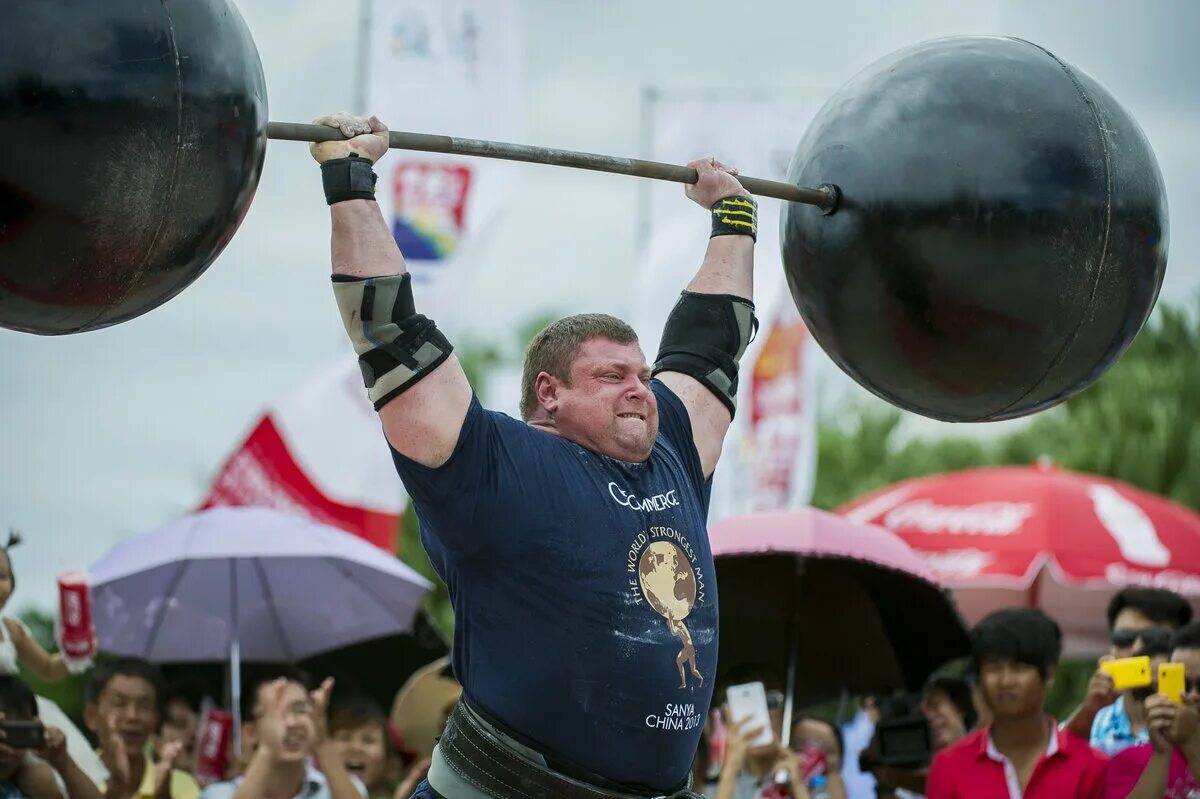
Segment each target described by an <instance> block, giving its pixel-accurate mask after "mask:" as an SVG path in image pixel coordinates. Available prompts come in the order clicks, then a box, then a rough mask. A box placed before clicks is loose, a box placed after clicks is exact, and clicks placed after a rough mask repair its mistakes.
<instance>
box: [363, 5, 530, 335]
mask: <svg viewBox="0 0 1200 799" xmlns="http://www.w3.org/2000/svg"><path fill="white" fill-rule="evenodd" d="M521 11H522V8H521V4H520V3H519V2H518V0H439V2H437V3H430V2H428V0H369V9H368V11H367V13H368V15H369V28H370V36H369V42H368V47H369V53H370V57H369V75H368V81H367V82H368V92H367V97H368V107H369V108H370V110H371V113H374V114H376V115H378V116H379V117H380V119H382V120H383V121H384V122H386V123H387V124H388V125H389V126H390V127H392V128H393V129H395V130H404V131H412V132H418V133H432V134H444V135H449V136H456V137H462V138H478V139H493V140H499V141H521V140H523V138H524V136H523V135H522V134H523V130H524V123H523V120H524V103H523V97H522V95H523V92H522V88H521V76H520V64H521V51H522V44H521V40H522V36H521V30H522V23H521V19H520V16H519V15H520V13H521ZM515 167H516V165H514V164H511V163H508V162H505V161H496V160H491V159H483V158H472V157H465V156H449V155H442V154H437V153H424V152H411V151H405V150H397V151H395V152H393V153H391V154H390V155H389V156H388V157H387V158H386V159H384V160H383V161H382V162H381V163H380V169H379V183H378V186H377V189H376V197H377V199H378V201H379V205H380V209H381V210H382V211H383V214H384V218H385V219H387V220H388V222H389V224H390V225H391V227H392V235H393V236H394V237H395V238H396V243H397V244H398V245H399V246H400V250H401V252H403V253H404V257H405V261H406V262H407V263H408V269H409V271H410V272H411V273H412V276H413V283H414V290H415V292H416V294H417V300H418V307H420V308H421V310H422V313H425V314H426V315H428V316H430V317H432V318H434V319H437V318H450V317H452V316H453V314H448V313H446V311H448V310H450V308H451V305H452V303H453V297H454V296H455V295H456V291H457V288H456V287H457V286H459V285H461V284H462V283H463V281H464V280H465V277H464V275H463V272H464V271H466V270H467V269H469V267H470V265H471V264H472V263H474V262H477V261H478V260H480V259H479V258H478V257H477V255H476V253H478V252H479V250H480V249H481V247H483V246H484V244H483V240H484V239H485V238H486V233H487V231H488V229H489V228H490V227H491V226H493V225H494V224H495V222H496V219H497V216H498V215H499V213H500V211H501V210H502V209H503V208H504V206H505V204H506V203H507V202H508V201H509V198H510V190H511V187H512V186H513V184H514V175H513V170H514V168H515Z"/></svg>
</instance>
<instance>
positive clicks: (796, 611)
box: [779, 557, 804, 747]
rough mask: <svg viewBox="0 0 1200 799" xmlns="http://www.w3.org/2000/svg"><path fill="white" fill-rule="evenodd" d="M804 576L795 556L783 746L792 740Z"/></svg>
mask: <svg viewBox="0 0 1200 799" xmlns="http://www.w3.org/2000/svg"><path fill="white" fill-rule="evenodd" d="M803 576H804V559H803V558H799V557H797V558H796V579H794V580H792V599H791V601H792V608H791V618H790V619H789V620H788V662H787V682H786V683H785V684H784V693H783V729H782V730H780V731H779V737H780V743H781V744H783V746H784V747H787V746H790V745H791V742H792V714H793V712H794V711H795V704H796V671H797V667H798V663H799V660H800V583H801V579H802V577H803Z"/></svg>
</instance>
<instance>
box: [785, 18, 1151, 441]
mask: <svg viewBox="0 0 1200 799" xmlns="http://www.w3.org/2000/svg"><path fill="white" fill-rule="evenodd" d="M789 180H790V181H791V182H793V183H797V184H799V185H801V186H814V185H817V184H820V183H823V182H832V183H835V184H837V185H838V187H839V188H840V190H841V192H842V200H841V204H840V206H839V208H838V210H837V212H836V213H833V214H831V215H824V214H822V212H821V211H820V209H817V208H813V207H811V206H805V205H800V204H795V203H788V204H786V205H785V207H784V209H783V211H782V219H781V233H780V238H781V246H782V249H783V259H784V265H785V270H786V272H787V279H788V283H789V286H790V288H791V291H792V295H793V297H794V298H795V300H796V303H797V306H798V307H799V309H800V312H801V314H802V315H803V316H804V318H805V320H806V322H807V323H808V325H809V327H810V329H811V330H812V333H813V335H814V337H815V338H816V339H817V340H818V341H819V342H820V344H821V345H822V346H823V348H824V349H825V350H826V352H828V353H829V354H830V356H831V357H832V358H833V360H834V361H835V362H836V363H837V364H838V365H839V366H840V367H841V368H842V369H843V370H845V371H846V372H847V373H848V374H849V375H850V376H851V377H853V378H854V379H855V380H857V381H858V382H859V383H860V384H862V385H863V386H865V387H866V388H868V389H870V390H871V391H872V392H874V393H875V394H877V395H878V396H880V397H882V398H884V399H886V400H888V401H890V402H892V403H894V404H896V405H898V406H900V407H902V408H906V409H908V410H911V411H914V412H917V413H920V414H924V415H926V416H930V417H934V418H937V419H944V420H949V421H987V420H998V419H1009V418H1014V417H1018V416H1022V415H1025V414H1029V413H1033V412H1036V411H1038V410H1041V409H1043V408H1047V407H1049V406H1051V405H1054V404H1056V403H1058V402H1061V401H1062V400H1064V399H1066V398H1068V397H1070V396H1071V395H1072V394H1074V393H1076V392H1078V391H1080V390H1081V389H1083V388H1085V387H1087V386H1088V385H1090V384H1091V383H1092V382H1094V381H1095V380H1096V379H1097V378H1098V377H1099V376H1100V375H1101V374H1103V373H1104V371H1105V370H1106V369H1107V368H1108V367H1109V366H1111V365H1112V364H1113V362H1114V361H1115V360H1116V359H1117V358H1118V357H1119V356H1120V354H1121V353H1122V352H1123V351H1124V350H1125V349H1126V347H1128V346H1129V344H1130V342H1131V341H1132V340H1133V338H1134V336H1135V335H1136V334H1137V332H1138V330H1139V329H1140V328H1141V326H1142V324H1143V322H1144V321H1145V320H1146V317H1147V316H1148V315H1149V313H1150V310H1151V308H1152V307H1153V304H1154V301H1155V299H1156V297H1157V296H1158V290H1159V287H1160V286H1161V284H1162V279H1163V272H1164V269H1165V266H1166V255H1167V216H1166V197H1165V192H1164V188H1163V181H1162V176H1161V174H1160V172H1159V169H1158V165H1157V162H1156V161H1155V158H1154V154H1153V152H1152V150H1151V149H1150V146H1149V144H1148V143H1147V141H1146V138H1145V136H1144V134H1143V133H1142V131H1141V129H1140V128H1139V127H1138V125H1137V123H1136V122H1134V120H1133V119H1132V118H1131V117H1130V116H1129V115H1128V114H1127V113H1126V112H1125V111H1124V110H1123V109H1122V108H1121V106H1120V105H1118V104H1117V102H1116V101H1115V100H1114V99H1113V98H1112V96H1110V95H1109V94H1108V92H1107V91H1106V90H1105V89H1104V88H1103V87H1101V86H1100V85H1099V84H1097V83H1096V81H1095V80H1093V79H1092V78H1091V77H1089V76H1088V75H1086V74H1085V73H1083V72H1080V71H1079V70H1077V69H1075V68H1074V67H1072V66H1071V65H1069V64H1066V63H1064V62H1063V61H1062V60H1060V59H1059V58H1057V57H1055V56H1054V55H1052V54H1051V53H1049V52H1047V51H1046V50H1044V49H1042V48H1040V47H1038V46H1036V45H1033V44H1031V43H1029V42H1025V41H1022V40H1018V39H1010V38H1000V37H955V38H949V39H939V40H934V41H931V42H926V43H924V44H920V45H917V46H915V47H911V48H908V49H905V50H902V51H900V52H898V53H895V54H893V55H891V56H888V57H886V58H884V59H883V60H881V61H879V62H877V63H876V64H874V65H873V66H871V67H869V68H868V69H867V70H865V71H864V72H862V73H861V74H859V75H858V76H857V77H855V78H854V79H852V80H851V81H850V82H849V83H847V84H846V85H845V86H844V87H843V88H842V89H840V90H839V91H838V92H837V93H836V94H835V95H834V96H833V97H832V98H831V99H830V100H829V101H828V102H827V103H826V104H825V106H824V107H823V108H822V109H821V111H820V112H819V113H818V115H817V117H816V119H815V120H814V121H813V123H812V125H811V126H810V127H809V129H808V131H807V133H806V134H805V136H804V138H803V139H802V141H801V142H800V144H799V146H798V148H797V150H796V154H795V157H794V159H793V161H792V166H791V170H790V174H789Z"/></svg>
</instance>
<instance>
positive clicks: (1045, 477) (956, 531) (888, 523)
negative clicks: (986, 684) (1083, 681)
mask: <svg viewBox="0 0 1200 799" xmlns="http://www.w3.org/2000/svg"><path fill="white" fill-rule="evenodd" d="M839 513H842V514H843V515H845V516H846V517H848V518H850V519H852V520H855V521H860V522H871V523H874V524H879V525H882V526H883V527H886V528H888V529H889V530H892V531H893V532H895V533H897V534H898V535H900V537H902V538H903V539H904V540H905V541H907V542H908V543H909V544H910V545H911V546H912V548H913V549H914V550H915V551H916V552H917V553H918V554H919V555H920V556H921V557H922V558H923V559H924V560H925V562H926V563H927V564H928V565H929V566H930V568H932V569H933V571H934V573H935V574H937V575H938V577H939V578H940V579H941V580H942V582H943V583H944V584H946V585H948V586H950V587H951V588H953V589H954V592H955V596H956V597H957V599H958V605H959V607H960V608H961V609H962V612H963V614H964V615H965V616H966V618H967V620H968V621H970V622H974V621H977V620H978V619H980V618H981V617H982V616H984V615H986V614H987V613H989V612H990V611H992V610H995V609H997V608H1000V607H1005V606H1008V605H1014V604H1023V605H1030V606H1035V607H1040V608H1042V609H1043V610H1045V611H1046V612H1047V613H1048V614H1050V615H1051V616H1053V617H1054V618H1055V619H1056V620H1057V621H1058V622H1059V624H1060V625H1062V628H1063V632H1064V633H1065V637H1066V649H1067V652H1068V653H1071V654H1094V653H1096V652H1100V651H1103V650H1105V649H1107V646H1108V643H1107V638H1108V630H1107V622H1106V619H1105V613H1104V611H1105V606H1106V605H1107V603H1108V600H1109V599H1110V597H1111V596H1112V595H1113V593H1114V592H1115V591H1117V590H1118V589H1119V588H1121V587H1124V586H1128V585H1142V586H1157V587H1161V588H1169V589H1171V590H1173V591H1176V592H1178V593H1180V594H1183V595H1184V596H1186V597H1188V598H1189V599H1190V600H1191V601H1192V603H1193V604H1194V605H1196V606H1197V608H1198V609H1200V515H1198V514H1196V513H1194V512H1192V511H1190V510H1188V509H1187V508H1184V507H1182V506H1180V505H1178V504H1176V503H1174V502H1171V501H1169V500H1167V499H1164V498H1163V497H1160V496H1156V495H1154V494H1150V493H1147V492H1145V491H1141V490H1139V489H1136V488H1134V487H1132V486H1130V485H1126V484H1125V483H1121V482H1118V481H1116V480H1108V479H1105V478H1101V477H1096V476H1094V475H1088V474H1081V473H1078V472H1070V471H1064V470H1061V469H1058V468H1056V467H1054V466H1051V465H1046V464H1039V465H1036V466H1027V467H1003V468H989V469H970V470H966V471H962V472H953V473H949V474H940V475H933V476H930V477H923V478H918V479H914V480H907V481H904V482H901V483H897V484H895V485H892V486H889V487H887V488H884V489H881V490H879V491H876V492H874V493H872V494H868V495H867V496H865V497H862V498H860V499H857V500H855V501H853V502H851V503H849V504H847V505H845V506H843V507H842V508H839Z"/></svg>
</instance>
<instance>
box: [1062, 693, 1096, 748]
mask: <svg viewBox="0 0 1200 799" xmlns="http://www.w3.org/2000/svg"><path fill="white" fill-rule="evenodd" d="M1099 712H1100V709H1098V708H1093V707H1091V706H1090V705H1089V704H1088V703H1087V702H1084V703H1083V704H1082V705H1080V706H1079V708H1078V709H1076V711H1075V712H1074V713H1072V714H1071V718H1069V719H1067V723H1066V724H1064V725H1063V729H1064V730H1066V731H1067V732H1069V733H1071V734H1072V735H1074V736H1075V737H1076V738H1080V739H1082V740H1084V741H1090V740H1091V737H1092V723H1093V722H1095V720H1096V714H1098V713H1099Z"/></svg>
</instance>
